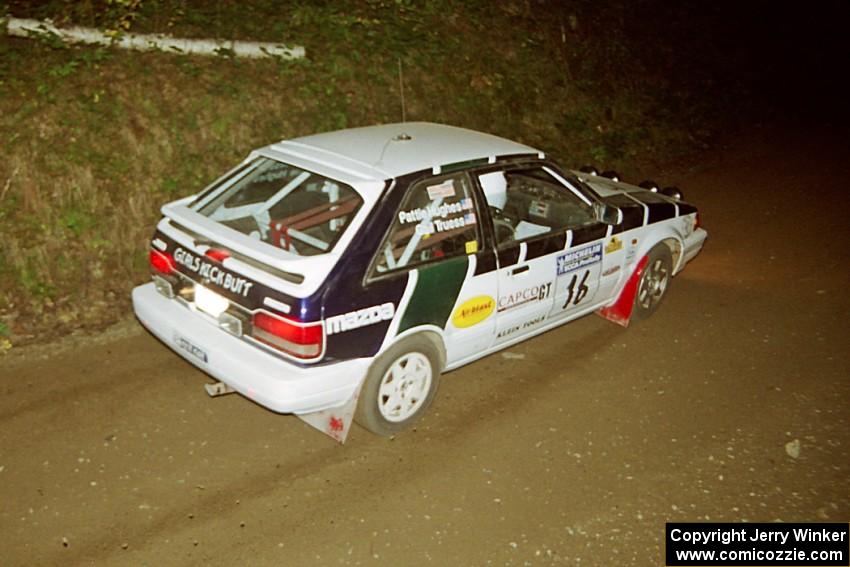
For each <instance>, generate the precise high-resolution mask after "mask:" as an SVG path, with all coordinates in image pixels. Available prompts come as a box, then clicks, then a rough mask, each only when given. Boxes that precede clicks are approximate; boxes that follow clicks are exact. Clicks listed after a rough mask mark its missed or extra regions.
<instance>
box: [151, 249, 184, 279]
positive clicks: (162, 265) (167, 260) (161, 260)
mask: <svg viewBox="0 0 850 567" xmlns="http://www.w3.org/2000/svg"><path fill="white" fill-rule="evenodd" d="M148 261H149V262H150V265H151V268H153V269H154V270H156V271H157V272H159V273H160V274H165V275H166V276H170V275H171V274H173V273H174V272H175V271H177V264H176V263H175V262H174V256H172V255H171V254H169V253H168V252H159V251H158V250H151V251H150V254H149V255H148Z"/></svg>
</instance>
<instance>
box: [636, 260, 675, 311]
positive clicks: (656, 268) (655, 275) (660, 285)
mask: <svg viewBox="0 0 850 567" xmlns="http://www.w3.org/2000/svg"><path fill="white" fill-rule="evenodd" d="M669 281H670V269H669V268H668V267H667V265H665V263H664V261H663V259H662V258H655V259H654V260H653V261H652V263H651V264H647V266H646V270H645V271H644V273H643V277H641V279H640V286H639V287H638V303H639V304H640V306H641V307H643V308H644V309H650V310H651V309H653V308H654V307H655V306H656V305H658V303H659V302H660V301H661V298H662V297H663V296H664V292H665V291H666V290H667V284H668V283H669Z"/></svg>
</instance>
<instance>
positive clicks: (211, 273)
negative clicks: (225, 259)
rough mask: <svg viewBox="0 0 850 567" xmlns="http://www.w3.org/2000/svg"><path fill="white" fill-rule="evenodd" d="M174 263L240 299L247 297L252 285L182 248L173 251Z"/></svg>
mask: <svg viewBox="0 0 850 567" xmlns="http://www.w3.org/2000/svg"><path fill="white" fill-rule="evenodd" d="M174 261H175V262H177V263H178V264H180V265H181V266H183V267H185V268H186V269H188V270H191V271H193V272H195V273H196V274H198V275H199V276H200V277H201V278H203V279H204V280H206V281H209V282H210V283H213V284H215V285H217V286H220V287H222V288H224V289H226V290H228V291H232V292H233V293H235V294H238V295H241V296H242V297H247V296H248V292H249V291H250V290H251V287H252V286H253V285H254V283H253V282H251V281H248V280H247V279H245V278H240V277H239V276H234V275H233V274H230V273H228V272H226V271H225V270H223V269H221V268H219V267H218V266H216V265H214V264H210V263H209V262H206V261H204V260H203V259H202V258H201V257H200V256H195V255H194V254H192V253H191V252H187V251H186V250H183V249H182V248H177V249H176V250H175V251H174Z"/></svg>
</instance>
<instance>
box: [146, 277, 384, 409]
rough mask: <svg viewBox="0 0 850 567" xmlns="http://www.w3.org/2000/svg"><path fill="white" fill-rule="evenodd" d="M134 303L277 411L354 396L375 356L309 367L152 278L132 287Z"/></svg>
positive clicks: (167, 338) (225, 377)
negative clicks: (224, 326)
mask: <svg viewBox="0 0 850 567" xmlns="http://www.w3.org/2000/svg"><path fill="white" fill-rule="evenodd" d="M133 309H134V310H135V312H136V317H138V319H139V321H140V322H141V323H142V325H144V327H145V328H147V329H148V330H149V331H150V332H151V333H153V334H154V335H155V336H156V337H157V338H158V339H159V340H161V341H162V342H163V343H165V344H166V345H167V346H168V347H169V348H171V349H172V350H174V352H176V353H177V354H179V355H180V356H182V357H183V358H185V359H186V360H187V361H189V362H191V363H192V364H194V365H195V366H197V367H198V368H200V369H201V370H203V371H204V372H206V373H207V374H209V375H210V376H213V377H214V378H216V379H217V380H220V381H221V382H224V383H225V384H227V385H228V386H230V387H231V388H233V389H234V390H236V391H237V392H239V393H240V394H242V395H243V396H245V397H246V398H249V399H251V400H253V401H255V402H257V403H258V404H260V405H262V406H265V407H267V408H269V409H270V410H272V411H275V412H278V413H295V414H301V413H309V412H314V411H320V410H324V409H329V408H334V407H338V406H341V405H342V404H344V403H345V402H347V401H349V400H350V399H351V397H352V396H354V394H355V392H356V391H357V388H358V387H359V386H360V384H361V383H362V381H363V379H364V378H365V376H366V372H367V371H368V369H369V364H370V363H371V359H368V358H360V359H354V360H350V361H345V362H340V363H337V364H329V365H323V366H315V367H307V368H302V367H299V366H296V365H294V364H290V363H288V362H286V361H284V360H281V359H279V358H277V357H275V356H273V355H271V354H269V353H267V352H264V351H263V350H261V349H259V348H257V347H255V346H253V345H251V344H248V343H247V342H245V341H243V340H240V339H238V338H236V337H234V336H233V335H230V334H229V333H227V332H225V331H223V330H221V329H220V328H219V327H218V326H217V325H216V324H215V321H212V320H208V319H207V318H205V317H203V316H202V315H200V314H198V313H193V312H192V311H190V310H188V309H186V308H185V307H184V306H182V305H180V304H178V303H177V302H176V301H174V300H171V299H167V298H166V297H163V296H162V295H160V294H159V293H158V292H157V291H156V288H155V287H154V284H153V283H148V284H144V285H141V286H139V287H137V288H135V289H134V290H133ZM180 339H182V340H183V343H182V344H183V345H186V344H187V341H188V344H191V345H192V347H193V348H192V349H191V350H195V354H192V353H190V352H189V350H187V349H186V348H180V347H179V346H178V340H180ZM199 351H200V352H199ZM200 353H203V354H204V355H205V358H206V361H204V360H202V358H203V357H201V356H200Z"/></svg>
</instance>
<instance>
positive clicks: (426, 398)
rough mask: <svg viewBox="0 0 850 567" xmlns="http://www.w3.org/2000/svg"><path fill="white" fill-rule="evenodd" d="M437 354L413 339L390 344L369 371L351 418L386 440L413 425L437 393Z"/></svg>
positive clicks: (426, 343) (424, 340)
mask: <svg viewBox="0 0 850 567" xmlns="http://www.w3.org/2000/svg"><path fill="white" fill-rule="evenodd" d="M439 383H440V353H439V351H438V350H437V347H436V346H434V343H432V342H431V341H430V340H428V339H427V338H425V337H423V336H413V337H410V338H408V339H405V340H403V341H400V342H399V343H398V344H396V345H393V347H392V348H390V349H389V350H387V352H385V353H384V354H382V355H381V356H379V357H378V358H377V359H376V360H375V362H374V363H373V364H372V366H371V368H370V369H369V374H368V376H367V377H366V382H365V383H364V384H363V388H362V389H361V391H360V398H359V400H358V402H357V413H356V414H355V417H354V419H355V420H356V421H357V423H359V424H360V425H361V426H363V427H365V428H366V429H368V430H369V431H371V432H372V433H375V434H377V435H381V436H383V437H389V436H390V435H395V434H396V433H400V432H401V431H404V430H405V429H408V428H409V427H411V426H412V425H413V424H414V423H416V422H417V421H418V420H419V419H420V418H421V417H422V415H423V414H424V413H425V411H426V410H427V409H428V406H430V405H431V402H432V401H433V399H434V396H435V395H436V393H437V387H438V386H439Z"/></svg>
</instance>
